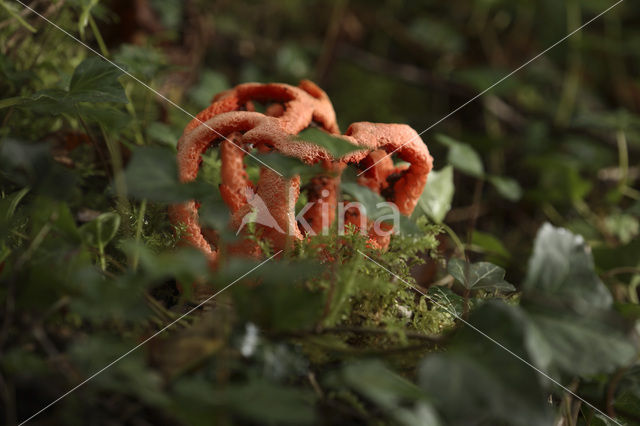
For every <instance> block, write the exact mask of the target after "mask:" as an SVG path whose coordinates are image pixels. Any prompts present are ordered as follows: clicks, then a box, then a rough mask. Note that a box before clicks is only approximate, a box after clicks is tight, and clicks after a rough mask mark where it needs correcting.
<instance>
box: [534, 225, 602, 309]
mask: <svg viewBox="0 0 640 426" xmlns="http://www.w3.org/2000/svg"><path fill="white" fill-rule="evenodd" d="M523 296H524V297H525V298H526V297H529V296H531V297H532V298H539V297H543V298H548V299H554V300H556V301H562V302H564V303H567V304H569V305H571V306H573V307H574V308H575V309H577V310H578V311H579V312H585V313H586V312H589V311H591V310H593V309H602V310H606V309H609V308H610V307H611V305H612V302H613V299H612V297H611V294H610V293H609V291H608V290H607V288H606V286H605V285H604V284H603V283H602V281H601V280H600V278H599V277H598V275H597V274H596V273H595V270H594V265H593V257H592V255H591V250H590V248H589V246H587V244H586V243H585V241H584V239H583V238H582V237H581V236H579V235H574V234H572V233H571V232H569V231H567V230H566V229H563V228H555V227H553V226H552V225H550V224H548V223H545V224H544V225H542V227H541V228H540V230H539V231H538V235H537V236H536V240H535V243H534V248H533V254H532V256H531V258H530V259H529V267H528V270H527V276H526V278H525V281H524V285H523Z"/></svg>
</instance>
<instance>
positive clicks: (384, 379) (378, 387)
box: [334, 361, 441, 426]
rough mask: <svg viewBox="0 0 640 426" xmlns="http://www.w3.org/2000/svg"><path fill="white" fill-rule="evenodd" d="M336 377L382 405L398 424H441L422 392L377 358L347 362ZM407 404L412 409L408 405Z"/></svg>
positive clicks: (431, 425)
mask: <svg viewBox="0 0 640 426" xmlns="http://www.w3.org/2000/svg"><path fill="white" fill-rule="evenodd" d="M338 380H340V381H341V382H344V384H345V385H347V386H349V387H350V388H352V389H353V390H355V391H356V392H358V393H359V394H361V395H363V396H364V397H366V398H367V399H369V400H371V401H372V402H374V403H375V404H376V405H379V406H380V407H382V408H383V409H384V410H385V411H386V412H387V414H388V415H389V416H390V417H391V418H393V419H394V420H395V421H396V422H397V423H398V424H403V425H407V426H409V425H425V426H426V425H428V426H436V425H439V424H441V423H440V420H439V419H438V416H437V414H436V412H435V410H434V409H433V407H432V406H431V404H430V402H429V400H428V398H427V395H426V394H425V392H424V391H423V390H422V389H420V388H419V387H418V386H416V385H415V384H413V383H412V382H410V381H409V380H407V379H405V378H404V377H402V376H400V375H398V374H396V373H395V372H393V371H391V370H389V369H388V368H387V367H386V366H385V365H384V364H383V363H382V362H380V361H360V362H355V363H352V364H348V365H346V366H345V367H344V368H343V369H342V371H341V372H340V377H339V379H338ZM334 381H335V379H334ZM335 384H336V383H334V385H335ZM408 404H411V405H410V407H412V408H407V405H408Z"/></svg>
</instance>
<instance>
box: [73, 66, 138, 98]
mask: <svg viewBox="0 0 640 426" xmlns="http://www.w3.org/2000/svg"><path fill="white" fill-rule="evenodd" d="M121 75H122V71H120V70H119V69H118V68H116V67H114V66H113V65H111V64H110V63H108V62H107V61H104V60H102V59H99V58H89V59H85V60H84V61H82V63H80V65H78V66H77V68H76V69H75V71H74V72H73V76H72V77H71V82H70V83H69V92H68V97H69V98H70V99H71V100H72V101H73V102H114V103H123V104H126V103H128V102H129V100H128V99H127V95H126V94H125V92H124V88H123V87H122V84H120V82H119V81H118V78H119V77H120V76H121Z"/></svg>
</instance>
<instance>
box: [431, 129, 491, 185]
mask: <svg viewBox="0 0 640 426" xmlns="http://www.w3.org/2000/svg"><path fill="white" fill-rule="evenodd" d="M436 140H437V141H438V142H440V143H441V144H443V145H445V146H447V147H448V148H449V155H448V156H447V162H448V163H449V164H451V165H452V166H453V167H455V168H456V169H458V170H460V171H461V172H463V173H466V174H468V175H470V176H473V177H477V178H481V177H483V176H484V166H483V165H482V160H481V159H480V156H479V155H478V153H477V152H476V151H475V150H474V149H473V148H472V147H471V146H470V145H468V144H466V143H463V142H459V141H457V140H455V139H453V138H450V137H449V136H445V135H437V136H436Z"/></svg>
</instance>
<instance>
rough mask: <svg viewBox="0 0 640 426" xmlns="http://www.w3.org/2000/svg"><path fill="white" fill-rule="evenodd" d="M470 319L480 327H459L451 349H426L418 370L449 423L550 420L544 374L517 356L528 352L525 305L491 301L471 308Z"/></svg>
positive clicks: (528, 423) (504, 422)
mask: <svg viewBox="0 0 640 426" xmlns="http://www.w3.org/2000/svg"><path fill="white" fill-rule="evenodd" d="M469 322H470V323H471V324H472V325H473V326H474V327H475V328H476V330H474V329H471V328H470V327H463V328H462V329H460V330H459V331H458V333H457V334H456V335H455V337H454V339H453V342H452V343H451V345H449V347H448V350H447V352H445V353H441V354H431V355H428V356H427V357H426V358H425V359H424V361H423V362H422V363H421V365H420V368H419V372H418V379H419V384H420V387H422V389H424V390H425V391H426V392H427V393H428V394H429V395H430V396H431V397H432V398H433V400H434V403H435V405H436V407H437V408H439V412H440V413H442V416H443V417H444V420H445V423H446V424H451V425H468V424H479V422H480V420H482V423H481V424H513V425H527V426H528V425H548V424H551V423H552V415H551V412H550V411H551V410H550V406H549V405H548V404H547V402H546V397H545V392H544V391H543V389H542V387H541V383H542V381H541V380H540V376H539V375H538V373H537V372H536V371H535V370H534V369H532V368H531V367H529V366H528V365H526V364H525V363H523V362H522V361H521V360H519V359H518V358H516V357H515V356H514V354H516V355H517V356H520V357H522V358H523V359H525V360H526V359H527V358H528V356H527V352H526V347H525V336H526V335H525V331H526V325H527V318H526V317H525V316H524V314H523V312H522V310H521V309H519V308H518V307H515V306H509V305H507V304H505V303H502V302H487V303H484V304H482V305H481V306H480V307H478V308H477V309H475V310H474V311H473V313H472V315H471V317H470V318H469ZM477 330H480V331H482V332H483V333H486V334H487V335H489V336H491V338H493V339H495V340H496V341H497V342H500V344H501V345H503V347H499V346H498V345H496V344H495V343H494V342H492V341H490V340H489V339H487V338H486V337H485V336H483V335H481V334H480V333H478V331H477ZM504 348H506V349H507V350H505V349H504Z"/></svg>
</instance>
